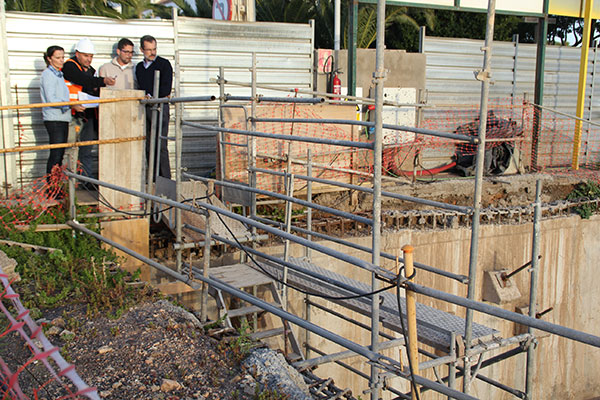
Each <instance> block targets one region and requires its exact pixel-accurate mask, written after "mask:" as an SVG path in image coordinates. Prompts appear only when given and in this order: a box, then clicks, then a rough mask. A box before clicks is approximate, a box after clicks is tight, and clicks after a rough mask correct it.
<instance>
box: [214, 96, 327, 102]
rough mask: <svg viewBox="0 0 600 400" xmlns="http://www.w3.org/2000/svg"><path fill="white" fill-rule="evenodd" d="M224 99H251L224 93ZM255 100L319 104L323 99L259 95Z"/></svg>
mask: <svg viewBox="0 0 600 400" xmlns="http://www.w3.org/2000/svg"><path fill="white" fill-rule="evenodd" d="M225 101H252V97H251V96H231V95H226V96H225ZM257 101H258V102H259V103H260V102H269V103H302V104H319V103H323V102H324V101H325V99H323V98H322V97H267V96H262V95H259V96H257Z"/></svg>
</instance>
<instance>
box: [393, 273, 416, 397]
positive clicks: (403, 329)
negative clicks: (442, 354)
mask: <svg viewBox="0 0 600 400" xmlns="http://www.w3.org/2000/svg"><path fill="white" fill-rule="evenodd" d="M403 269H404V267H401V268H400V271H399V272H398V280H397V281H396V282H397V286H396V300H397V301H398V316H399V317H400V326H401V328H402V336H403V337H404V343H405V345H406V355H407V357H406V358H408V368H409V369H410V381H411V384H412V386H413V388H414V391H415V396H416V397H417V400H420V396H419V391H418V390H417V382H416V381H415V374H414V371H415V370H414V366H413V365H412V360H411V357H410V354H409V353H410V350H409V343H408V336H407V335H406V329H405V328H404V319H403V318H402V302H401V300H400V285H401V284H400V276H401V271H402V270H403ZM416 273H417V271H416V270H415V271H413V273H412V275H411V276H410V277H406V279H408V280H410V279H412V278H414V276H415V274H416ZM406 317H407V318H408V314H407V315H406ZM417 367H418V365H417Z"/></svg>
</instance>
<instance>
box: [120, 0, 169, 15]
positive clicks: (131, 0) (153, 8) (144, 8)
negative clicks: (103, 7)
mask: <svg viewBox="0 0 600 400" xmlns="http://www.w3.org/2000/svg"><path fill="white" fill-rule="evenodd" d="M115 3H118V4H120V5H121V18H124V19H130V18H139V19H142V18H154V17H159V18H165V19H168V18H171V8H170V7H167V6H164V5H162V4H154V3H152V2H151V1H150V0H117V1H115Z"/></svg>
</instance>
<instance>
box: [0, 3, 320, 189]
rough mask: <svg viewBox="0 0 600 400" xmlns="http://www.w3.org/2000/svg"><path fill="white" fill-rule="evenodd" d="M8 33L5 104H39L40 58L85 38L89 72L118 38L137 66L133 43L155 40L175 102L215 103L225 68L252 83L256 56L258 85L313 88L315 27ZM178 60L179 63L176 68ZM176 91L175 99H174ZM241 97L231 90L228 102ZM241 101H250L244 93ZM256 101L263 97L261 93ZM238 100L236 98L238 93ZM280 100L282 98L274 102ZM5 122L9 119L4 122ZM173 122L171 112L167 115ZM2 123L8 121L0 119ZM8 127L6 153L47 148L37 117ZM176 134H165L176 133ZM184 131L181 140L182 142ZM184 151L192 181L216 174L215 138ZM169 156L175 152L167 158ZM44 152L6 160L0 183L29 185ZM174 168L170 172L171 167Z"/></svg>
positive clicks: (110, 26)
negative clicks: (90, 49)
mask: <svg viewBox="0 0 600 400" xmlns="http://www.w3.org/2000/svg"><path fill="white" fill-rule="evenodd" d="M3 19H4V21H5V25H6V27H5V29H4V33H5V35H3V36H4V37H3V39H4V40H6V45H3V46H0V60H2V59H5V60H7V66H6V67H2V63H0V67H2V68H3V69H7V70H4V71H2V72H3V74H2V76H5V77H6V78H5V81H4V82H3V87H4V88H5V90H6V89H7V90H8V91H9V92H10V93H9V94H8V96H5V97H8V98H1V100H2V104H17V103H18V104H28V103H38V102H40V101H41V98H40V94H39V76H40V74H41V72H42V70H43V69H44V68H45V64H44V61H43V58H42V53H43V52H44V51H45V50H46V48H47V47H48V46H50V45H59V46H62V47H64V48H65V50H66V52H67V53H69V54H70V53H72V52H74V47H75V44H76V43H77V41H78V40H79V39H80V38H81V37H89V38H90V39H91V40H92V42H93V43H94V46H95V48H96V55H95V56H94V62H93V64H92V65H93V66H94V67H95V68H96V69H98V68H99V67H100V66H101V65H102V64H103V63H105V62H108V61H110V59H111V58H112V57H113V56H114V53H115V49H116V43H117V42H118V40H119V39H120V38H122V37H127V38H129V39H131V40H132V41H133V42H134V43H135V44H136V49H135V50H136V54H135V55H134V59H133V61H134V63H137V62H139V61H141V60H142V54H141V53H140V52H139V49H138V48H137V46H138V41H139V38H140V37H141V36H143V35H146V34H150V35H153V36H154V37H156V39H157V42H158V43H157V44H158V54H159V55H161V56H163V57H165V58H167V59H168V60H169V61H171V63H172V64H173V67H174V70H175V76H179V77H180V82H179V83H178V82H175V84H174V86H175V88H174V93H173V94H177V95H183V96H188V95H194V96H203V95H216V96H218V86H217V84H216V83H211V82H210V79H211V78H216V77H217V74H218V68H219V67H224V68H225V76H226V77H227V78H228V79H230V80H239V81H247V82H249V81H250V70H249V69H250V68H251V66H252V61H251V60H252V53H253V52H254V53H256V55H257V70H258V79H257V80H258V83H259V84H268V85H274V86H280V87H290V85H292V86H293V87H299V88H304V89H307V88H308V89H310V88H312V65H313V63H312V57H313V48H314V40H313V38H314V34H313V27H312V26H311V25H310V24H282V23H263V22H248V23H242V22H236V23H231V22H227V21H213V20H210V19H202V18H185V17H175V18H174V19H173V20H149V19H148V20H114V19H110V18H104V17H84V16H74V15H59V14H40V13H21V12H10V13H6V14H5V15H4V16H3ZM176 56H177V57H178V59H179V62H178V63H176V62H175V60H176ZM176 89H179V91H180V93H175V91H176ZM236 91H237V92H240V89H237V88H233V87H232V89H231V91H230V92H231V94H236ZM243 93H244V94H246V95H248V93H249V91H248V90H247V89H246V90H245V91H244V92H243ZM260 93H265V94H267V93H266V92H265V91H261V92H260ZM240 94H241V92H240ZM277 95H278V96H281V93H280V92H279V93H278V94H277ZM216 110H217V105H216V104H213V105H211V106H206V105H205V106H201V105H196V106H186V108H185V109H184V117H185V118H186V119H188V120H198V121H204V122H208V121H211V122H215V121H216V120H217V112H216ZM4 115H7V114H4ZM171 118H172V121H174V112H171ZM3 119H5V118H3ZM12 123H13V126H12V127H10V126H9V124H3V125H2V129H3V130H2V137H3V139H4V143H5V147H10V145H9V143H10V142H11V141H13V140H14V144H15V145H22V146H30V145H35V144H45V143H47V142H48V138H47V134H46V130H45V129H44V126H43V124H42V119H41V111H40V109H34V110H31V111H28V110H27V111H20V112H12ZM172 129H173V126H172V127H171V130H170V132H174V131H173V130H172ZM186 133H187V132H186V131H184V137H185V135H186ZM194 136H195V137H194V139H193V140H192V139H191V138H190V137H187V138H186V140H187V141H188V143H186V145H185V146H184V149H185V150H184V160H183V164H184V165H183V166H184V167H187V168H188V171H190V172H192V173H198V174H204V173H207V172H208V171H210V170H211V169H212V168H214V165H215V153H216V141H215V134H214V133H208V132H207V133H206V134H203V135H202V134H201V135H200V137H198V134H197V133H196V134H195V135H194ZM171 155H172V156H173V155H174V151H171ZM47 156H48V154H47V152H44V151H39V152H26V153H22V154H20V155H17V156H14V157H13V156H8V157H6V158H3V159H2V160H1V161H4V159H6V162H7V164H13V165H12V166H11V165H8V166H7V169H8V168H13V169H14V171H16V173H15V174H13V178H10V175H11V174H10V170H9V174H8V179H6V177H5V174H4V168H5V167H4V163H0V164H2V165H0V172H2V174H1V177H0V181H8V183H9V184H10V185H12V186H13V187H14V186H15V185H17V186H18V185H19V184H20V183H27V182H29V181H31V180H32V179H33V178H36V177H39V176H41V175H43V174H44V173H45V162H46V159H47ZM171 165H174V163H172V164H171Z"/></svg>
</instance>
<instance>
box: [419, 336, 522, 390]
mask: <svg viewBox="0 0 600 400" xmlns="http://www.w3.org/2000/svg"><path fill="white" fill-rule="evenodd" d="M524 351H525V350H524V349H523V348H521V347H517V348H515V349H512V350H509V351H506V352H504V353H502V354H498V355H497V356H495V357H491V358H489V359H487V360H485V361H483V362H482V363H481V367H480V368H485V367H488V366H490V365H492V364H495V363H497V362H499V361H502V360H505V359H507V358H510V357H513V356H515V355H517V354H519V353H522V352H524ZM456 368H457V369H458V370H459V373H458V374H457V375H456V376H457V377H461V376H463V375H464V371H465V369H464V368H463V367H461V366H460V365H456ZM476 369H477V368H476V367H473V368H471V371H472V373H475V370H476ZM475 378H477V379H479V380H481V381H483V382H485V383H487V384H489V385H492V386H495V387H497V388H498V389H501V390H504V391H505V392H507V393H510V394H512V395H513V396H516V397H518V398H520V399H525V398H526V396H525V393H523V392H522V391H520V390H518V389H514V388H512V387H510V386H507V385H505V384H503V383H500V382H498V381H495V380H493V379H490V378H488V377H487V376H484V375H481V374H477V375H476V376H475ZM447 381H448V377H447V376H446V377H444V378H442V382H447ZM424 391H425V390H423V392H424Z"/></svg>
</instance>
